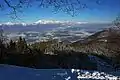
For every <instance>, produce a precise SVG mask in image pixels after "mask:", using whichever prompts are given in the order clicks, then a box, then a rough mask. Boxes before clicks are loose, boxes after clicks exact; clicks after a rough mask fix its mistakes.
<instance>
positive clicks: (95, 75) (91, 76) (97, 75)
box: [71, 69, 120, 80]
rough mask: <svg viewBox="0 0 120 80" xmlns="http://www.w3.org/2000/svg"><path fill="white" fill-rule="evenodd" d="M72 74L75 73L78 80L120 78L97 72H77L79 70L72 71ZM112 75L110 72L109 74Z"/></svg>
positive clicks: (111, 79)
mask: <svg viewBox="0 0 120 80" xmlns="http://www.w3.org/2000/svg"><path fill="white" fill-rule="evenodd" d="M71 72H72V73H77V74H78V76H77V78H78V79H80V80H81V79H100V80H118V79H120V76H114V75H112V74H107V73H105V72H98V71H87V70H79V69H72V70H71ZM111 73H112V72H111Z"/></svg>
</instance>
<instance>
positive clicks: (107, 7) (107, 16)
mask: <svg viewBox="0 0 120 80" xmlns="http://www.w3.org/2000/svg"><path fill="white" fill-rule="evenodd" d="M13 1H14V0H13ZM70 1H71V0H70ZM82 1H84V2H85V3H86V4H87V5H88V8H87V9H82V10H81V11H80V13H79V14H78V15H77V16H74V17H72V16H71V15H68V14H66V13H65V12H62V11H60V12H58V13H56V14H55V13H54V12H53V10H52V9H51V8H38V7H37V6H34V5H36V3H33V6H32V7H31V8H27V9H24V10H23V13H20V14H19V13H18V16H19V17H20V18H21V19H22V21H24V22H26V23H31V22H35V21H37V20H40V19H44V20H49V19H52V20H69V21H71V20H72V21H84V22H98V23H99V22H112V21H113V20H114V19H115V17H116V16H117V15H118V14H119V13H120V0H101V1H102V3H101V4H100V5H98V4H96V3H94V1H95V0H82ZM0 3H3V2H2V0H0ZM3 4H4V3H3ZM9 11H10V9H9V8H7V7H6V9H5V10H3V11H0V23H4V22H8V21H13V20H12V19H11V18H9V16H8V15H6V14H7V13H9ZM16 21H18V20H16ZM16 21H15V22H16ZM13 22H14V21H13Z"/></svg>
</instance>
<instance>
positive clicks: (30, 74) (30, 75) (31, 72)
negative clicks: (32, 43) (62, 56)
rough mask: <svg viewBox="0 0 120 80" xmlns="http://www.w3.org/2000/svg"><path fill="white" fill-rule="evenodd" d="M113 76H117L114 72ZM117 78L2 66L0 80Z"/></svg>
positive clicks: (83, 71)
mask: <svg viewBox="0 0 120 80" xmlns="http://www.w3.org/2000/svg"><path fill="white" fill-rule="evenodd" d="M113 74H116V72H114V73H113ZM117 74H118V75H117V76H115V75H112V74H107V73H105V72H98V71H88V70H79V69H32V68H26V67H18V66H11V65H0V80H81V79H84V80H86V79H87V80H89V79H90V80H91V79H101V80H103V79H105V80H109V79H110V80H117V79H118V80H119V79H120V78H119V74H120V72H117Z"/></svg>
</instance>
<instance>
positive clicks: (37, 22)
mask: <svg viewBox="0 0 120 80" xmlns="http://www.w3.org/2000/svg"><path fill="white" fill-rule="evenodd" d="M34 23H35V24H59V23H61V21H56V20H38V21H36V22H34Z"/></svg>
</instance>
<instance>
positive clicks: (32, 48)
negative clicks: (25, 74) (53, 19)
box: [0, 37, 97, 70]
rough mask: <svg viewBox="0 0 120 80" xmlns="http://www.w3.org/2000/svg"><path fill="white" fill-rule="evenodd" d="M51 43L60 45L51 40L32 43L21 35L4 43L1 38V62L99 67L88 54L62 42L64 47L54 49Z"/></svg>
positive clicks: (22, 64)
mask: <svg viewBox="0 0 120 80" xmlns="http://www.w3.org/2000/svg"><path fill="white" fill-rule="evenodd" d="M51 43H54V44H55V45H53V46H55V47H58V44H57V45H56V43H55V42H51V41H48V42H41V43H34V44H32V45H30V44H27V42H26V40H25V39H24V38H21V37H20V38H19V39H18V40H17V41H16V42H14V41H12V40H11V41H10V42H8V43H5V42H4V43H3V41H2V40H0V51H1V53H0V63H1V64H12V65H17V66H25V67H31V68H39V69H52V68H59V69H60V68H67V69H68V68H79V69H92V70H93V69H94V70H96V69H97V65H96V64H95V63H93V62H91V61H90V59H89V57H88V55H87V54H84V53H81V52H75V51H72V50H68V49H64V47H66V46H67V45H66V46H62V47H61V46H60V45H62V43H61V44H59V46H60V47H59V48H62V49H60V50H59V49H58V48H56V49H52V48H51V46H50V44H51Z"/></svg>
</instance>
